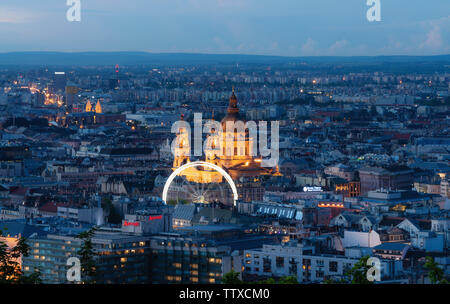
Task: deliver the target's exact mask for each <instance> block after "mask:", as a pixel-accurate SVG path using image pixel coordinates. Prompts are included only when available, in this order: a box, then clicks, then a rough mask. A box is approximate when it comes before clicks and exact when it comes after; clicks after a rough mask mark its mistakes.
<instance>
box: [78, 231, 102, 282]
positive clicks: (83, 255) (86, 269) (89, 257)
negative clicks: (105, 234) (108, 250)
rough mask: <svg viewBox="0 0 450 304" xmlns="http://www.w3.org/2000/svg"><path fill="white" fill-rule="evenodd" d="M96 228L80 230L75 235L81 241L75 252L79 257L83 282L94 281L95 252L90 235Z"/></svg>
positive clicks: (95, 270) (92, 234) (95, 271)
mask: <svg viewBox="0 0 450 304" xmlns="http://www.w3.org/2000/svg"><path fill="white" fill-rule="evenodd" d="M96 230H97V228H96V227H93V228H91V229H89V230H87V231H84V232H81V233H80V234H78V236H77V238H79V239H81V240H82V241H83V243H82V245H81V248H80V250H78V251H77V254H78V256H79V257H80V264H81V274H82V276H83V277H84V280H83V282H84V283H94V278H95V275H96V274H97V269H96V266H95V261H94V257H95V256H96V255H97V253H96V252H95V251H94V247H93V245H92V237H93V236H94V234H95V231H96Z"/></svg>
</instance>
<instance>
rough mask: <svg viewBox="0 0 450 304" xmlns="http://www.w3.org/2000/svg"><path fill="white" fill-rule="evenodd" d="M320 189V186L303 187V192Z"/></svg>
mask: <svg viewBox="0 0 450 304" xmlns="http://www.w3.org/2000/svg"><path fill="white" fill-rule="evenodd" d="M314 191H322V187H303V192H314Z"/></svg>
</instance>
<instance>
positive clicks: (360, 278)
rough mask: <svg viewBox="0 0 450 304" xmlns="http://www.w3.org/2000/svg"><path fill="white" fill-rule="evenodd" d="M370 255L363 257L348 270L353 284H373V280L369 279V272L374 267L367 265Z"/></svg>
mask: <svg viewBox="0 0 450 304" xmlns="http://www.w3.org/2000/svg"><path fill="white" fill-rule="evenodd" d="M369 258H370V256H368V255H367V256H364V257H362V258H361V259H360V260H359V261H358V262H357V263H356V264H355V265H354V266H353V267H352V268H351V269H350V270H348V271H347V273H346V275H347V276H348V277H349V281H350V282H351V283H352V284H373V282H371V281H369V280H368V279H367V272H368V271H369V269H370V268H371V267H372V266H370V265H367V260H368V259H369Z"/></svg>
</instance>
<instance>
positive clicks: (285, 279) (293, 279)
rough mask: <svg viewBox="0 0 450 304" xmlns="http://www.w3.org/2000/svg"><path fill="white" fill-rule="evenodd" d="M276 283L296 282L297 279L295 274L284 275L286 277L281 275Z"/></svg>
mask: <svg viewBox="0 0 450 304" xmlns="http://www.w3.org/2000/svg"><path fill="white" fill-rule="evenodd" d="M278 284H298V281H297V278H296V277H295V276H286V277H281V278H280V279H279V280H278Z"/></svg>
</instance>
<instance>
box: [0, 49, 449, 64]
mask: <svg viewBox="0 0 450 304" xmlns="http://www.w3.org/2000/svg"><path fill="white" fill-rule="evenodd" d="M235 63H240V64H277V63H310V64H332V65H335V64H350V65H354V64H358V65H360V64H363V65H373V64H387V63H398V64H405V63H407V64H412V63H425V64H439V65H449V64H450V55H439V56H373V57H371V56H356V57H337V56H336V57H334V56H329V57H322V56H318V57H283V56H263V55H240V54H236V55H225V54H224V55H221V54H190V53H146V52H78V53H65V52H11V53H0V65H112V64H119V65H146V64H157V65H167V64H169V65H181V64H183V65H185V64H188V65H189V64H235Z"/></svg>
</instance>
